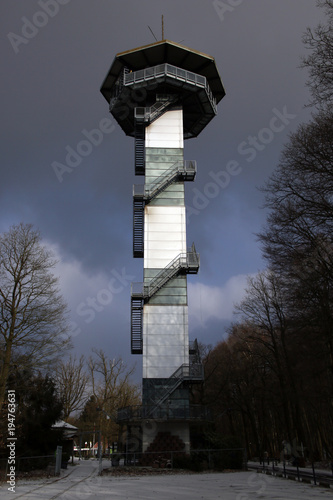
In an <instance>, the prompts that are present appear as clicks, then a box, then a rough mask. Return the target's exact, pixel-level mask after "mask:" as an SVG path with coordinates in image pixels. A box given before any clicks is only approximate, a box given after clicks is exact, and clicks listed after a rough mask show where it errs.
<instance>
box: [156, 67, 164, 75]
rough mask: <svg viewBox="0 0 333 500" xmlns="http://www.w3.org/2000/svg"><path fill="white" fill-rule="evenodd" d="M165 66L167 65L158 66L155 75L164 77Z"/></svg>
mask: <svg viewBox="0 0 333 500" xmlns="http://www.w3.org/2000/svg"><path fill="white" fill-rule="evenodd" d="M165 66H166V65H165V64H159V65H158V66H155V75H164V73H165Z"/></svg>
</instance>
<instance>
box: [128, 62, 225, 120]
mask: <svg viewBox="0 0 333 500" xmlns="http://www.w3.org/2000/svg"><path fill="white" fill-rule="evenodd" d="M161 77H170V78H173V79H175V80H178V81H181V82H184V83H186V84H189V85H193V86H195V87H201V88H203V89H204V90H205V91H206V93H207V96H208V98H209V101H210V103H211V106H212V108H213V110H214V113H217V105H216V99H215V97H214V95H213V92H212V91H211V88H210V86H209V84H208V82H207V79H206V77H205V76H202V75H198V74H197V73H193V72H192V71H187V70H185V69H182V68H178V67H177V66H173V65H172V64H168V63H165V64H159V65H158V66H152V67H150V68H145V69H140V70H138V71H132V72H131V73H127V74H124V85H125V86H129V85H133V84H135V83H141V82H147V81H149V80H154V79H157V78H161Z"/></svg>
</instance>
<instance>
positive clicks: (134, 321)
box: [131, 243, 200, 354]
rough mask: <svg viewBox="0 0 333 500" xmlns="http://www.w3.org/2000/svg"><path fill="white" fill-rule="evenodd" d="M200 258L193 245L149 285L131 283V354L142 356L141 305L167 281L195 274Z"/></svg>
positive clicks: (162, 270)
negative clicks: (178, 276) (183, 275)
mask: <svg viewBox="0 0 333 500" xmlns="http://www.w3.org/2000/svg"><path fill="white" fill-rule="evenodd" d="M199 265H200V257H199V254H197V252H196V250H195V246H194V243H193V245H192V247H191V248H190V249H189V250H188V251H187V252H186V253H181V254H179V255H178V256H177V257H175V258H174V259H173V260H172V261H171V262H170V263H169V264H168V265H167V266H166V267H165V268H164V269H161V271H160V272H159V273H158V274H157V276H155V277H154V278H152V279H151V280H150V282H149V283H147V284H146V283H132V289H131V352H132V354H142V335H143V332H142V325H143V320H142V314H143V305H144V303H145V302H147V301H148V300H149V299H150V298H151V297H152V296H153V295H154V294H155V293H157V292H158V291H159V290H160V289H161V288H162V287H163V286H164V285H165V284H166V283H167V282H168V281H170V280H171V279H172V278H174V277H175V276H177V275H178V274H181V273H183V274H184V273H185V274H196V273H197V272H198V270H199Z"/></svg>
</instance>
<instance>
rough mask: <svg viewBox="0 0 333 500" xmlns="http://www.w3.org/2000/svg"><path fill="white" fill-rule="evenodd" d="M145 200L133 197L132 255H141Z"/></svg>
mask: <svg viewBox="0 0 333 500" xmlns="http://www.w3.org/2000/svg"><path fill="white" fill-rule="evenodd" d="M144 208H145V202H144V200H143V199H142V198H133V257H143V250H144V241H143V235H144V231H143V225H144Z"/></svg>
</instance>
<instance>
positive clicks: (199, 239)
mask: <svg viewBox="0 0 333 500" xmlns="http://www.w3.org/2000/svg"><path fill="white" fill-rule="evenodd" d="M315 4H316V2H315V1H314V0H243V1H242V0H224V1H220V2H213V1H212V0H168V1H165V0H164V1H162V0H121V1H120V0H39V1H38V0H2V2H1V4H0V26H1V49H0V50H1V58H2V77H1V89H2V106H1V115H2V116H1V136H0V137H1V139H0V140H1V156H2V158H1V181H0V232H3V231H7V230H8V229H9V227H10V226H11V225H12V224H16V223H19V222H21V221H23V222H25V223H33V224H34V226H35V227H36V228H38V229H39V230H40V231H41V234H42V237H43V240H44V242H45V244H47V245H49V246H51V247H52V248H53V250H54V252H55V253H56V255H57V258H58V259H59V265H58V267H57V270H56V272H57V274H58V275H59V277H60V284H61V290H62V293H63V295H64V297H65V299H66V301H67V302H68V304H69V307H70V309H71V327H72V330H73V343H74V352H76V353H77V354H79V355H80V354H81V353H82V354H85V355H87V354H89V352H90V350H91V348H92V347H95V348H97V349H103V350H105V352H106V353H107V354H108V355H109V356H110V357H116V356H121V357H122V358H123V359H124V360H125V361H126V362H127V363H128V364H129V365H131V364H133V363H134V362H136V363H137V372H136V373H137V377H138V378H140V377H141V357H140V356H131V355H130V283H131V281H141V280H142V266H143V264H142V259H133V258H132V184H133V183H135V182H137V183H140V182H142V178H136V177H135V176H134V143H133V139H132V138H129V137H126V136H125V135H124V133H123V132H122V130H121V129H120V127H119V126H118V125H117V124H116V123H115V122H114V120H113V118H112V116H111V115H110V114H109V112H108V104H107V102H106V101H105V99H104V98H103V96H102V94H101V93H100V91H99V89H100V86H101V84H102V81H103V80H104V78H105V76H106V74H107V72H108V70H109V67H110V65H111V63H112V61H113V59H114V56H115V54H117V53H118V52H122V51H125V50H129V49H133V48H135V47H138V46H141V45H146V44H149V43H153V42H154V41H155V39H154V37H153V35H152V33H151V31H150V29H149V27H150V28H151V30H152V31H153V32H154V34H155V36H156V38H157V39H158V40H160V39H161V16H162V14H163V15H164V31H165V38H166V39H169V40H172V41H174V42H179V43H181V44H183V45H185V46H188V47H190V48H192V49H194V50H198V51H201V52H204V53H206V54H209V55H211V56H213V57H214V58H215V60H216V64H217V67H218V70H219V72H220V75H221V77H222V80H223V83H224V86H225V88H226V96H225V97H224V99H223V100H222V101H221V102H220V104H219V106H218V115H217V116H216V117H215V118H214V119H213V120H212V121H211V122H210V123H209V125H208V126H207V127H206V129H205V130H204V131H203V132H202V133H201V134H200V135H199V137H197V138H196V139H190V140H188V141H186V142H185V159H189V160H191V159H193V160H196V161H197V166H198V174H197V178H196V181H195V182H194V183H187V184H186V204H187V207H188V227H187V242H188V246H190V245H191V244H192V242H193V241H194V242H195V245H196V248H197V251H198V252H199V253H200V257H201V267H200V271H199V274H198V275H197V276H190V277H189V279H188V283H189V315H190V338H191V339H194V338H197V339H198V340H199V341H200V342H203V343H207V344H213V345H214V344H216V343H217V342H218V341H220V340H222V339H223V338H225V329H226V327H228V325H230V322H231V321H232V318H233V314H232V313H233V304H234V303H235V302H238V301H239V300H240V299H241V298H242V294H243V293H244V286H245V284H246V276H247V275H250V274H255V273H257V272H258V271H259V270H260V269H263V268H264V266H265V263H264V262H263V260H262V258H261V252H260V248H259V246H258V243H257V241H256V237H255V233H256V232H258V231H259V230H260V229H261V227H262V225H263V223H264V222H265V216H266V214H265V211H264V210H263V208H262V204H263V197H262V194H261V193H260V192H259V191H258V189H257V188H258V186H261V185H262V184H263V183H264V182H265V180H267V178H268V177H269V175H270V174H271V173H272V171H273V170H274V168H275V167H276V165H277V163H278V160H279V155H280V152H281V149H282V147H283V144H284V143H285V142H286V141H287V139H288V135H289V134H290V133H291V132H293V131H295V130H296V129H297V127H298V125H299V124H300V123H302V122H305V121H307V120H309V118H310V116H311V115H310V113H311V110H309V109H308V108H304V105H305V104H306V103H307V102H308V100H309V94H308V90H307V88H306V87H305V81H306V79H307V74H306V71H305V70H301V69H299V65H300V58H301V56H302V55H304V54H305V53H306V50H305V48H304V46H303V44H302V34H303V33H304V31H305V29H306V27H307V26H312V27H314V26H316V25H317V24H318V22H320V20H323V11H322V10H321V9H318V8H317V7H316V5H315ZM93 129H99V130H100V131H101V132H100V133H99V134H97V133H96V132H95V135H94V134H92V135H91V134H90V133H91V131H92V130H93ZM89 138H90V139H89ZM89 140H90V142H89ZM82 141H86V142H84V143H83V142H82ZM87 141H88V143H87ZM92 141H94V144H93V143H92ZM73 151H74V152H73ZM60 164H61V165H62V166H65V167H66V169H63V168H62V167H61V166H60V167H59V165H60ZM59 172H60V173H59Z"/></svg>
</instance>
